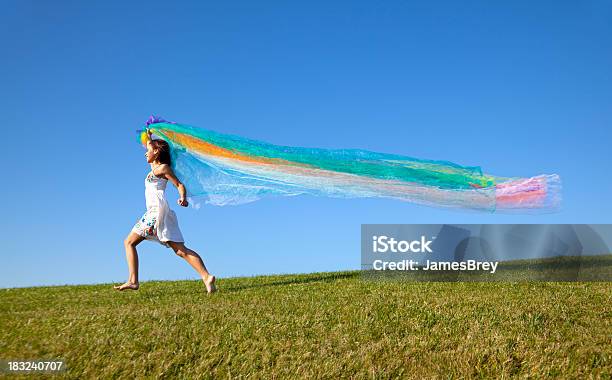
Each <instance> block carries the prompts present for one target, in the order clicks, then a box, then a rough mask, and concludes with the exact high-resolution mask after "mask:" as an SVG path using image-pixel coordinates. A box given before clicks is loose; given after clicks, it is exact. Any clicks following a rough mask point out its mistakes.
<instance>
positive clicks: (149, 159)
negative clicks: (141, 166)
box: [145, 142, 155, 163]
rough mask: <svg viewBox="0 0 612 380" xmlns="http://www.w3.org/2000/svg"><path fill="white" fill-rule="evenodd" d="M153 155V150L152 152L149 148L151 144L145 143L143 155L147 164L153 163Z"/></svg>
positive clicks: (151, 148)
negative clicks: (145, 150) (145, 149)
mask: <svg viewBox="0 0 612 380" xmlns="http://www.w3.org/2000/svg"><path fill="white" fill-rule="evenodd" d="M153 153H155V152H154V150H153V147H152V146H151V143H150V142H148V143H147V152H146V153H145V158H146V159H147V162H148V163H151V162H153V156H154V154H153Z"/></svg>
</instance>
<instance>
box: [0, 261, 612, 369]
mask: <svg viewBox="0 0 612 380" xmlns="http://www.w3.org/2000/svg"><path fill="white" fill-rule="evenodd" d="M218 286H219V288H220V292H219V293H217V294H215V295H213V296H208V295H206V294H204V293H203V285H202V284H201V283H200V282H198V281H173V282H166V281H151V282H143V283H141V288H140V290H139V291H137V292H121V293H120V292H117V291H115V290H113V289H112V284H99V285H87V286H54V287H35V288H21V289H1V290H0V321H1V322H0V323H1V325H0V326H1V328H2V329H1V331H2V336H1V339H0V359H5V360H6V359H41V358H46V359H55V358H61V359H64V360H65V362H66V366H67V371H66V372H64V373H63V374H61V375H59V377H60V378H62V377H64V378H74V379H77V378H78V379H81V378H96V379H97V378H168V379H170V378H172V379H173V378H194V377H195V378H229V377H244V378H250V377H255V378H262V377H264V378H296V377H299V378H303V377H308V378H311V377H317V378H395V377H402V378H415V379H422V378H511V377H520V378H527V377H529V378H560V377H561V378H610V377H611V373H612V370H611V368H612V361H611V354H612V307H611V305H612V287H611V286H610V282H419V281H369V280H364V279H363V278H362V277H361V275H360V272H337V273H315V274H308V275H280V276H262V277H250V278H233V279H220V280H218ZM20 376H21V377H23V378H31V377H32V376H31V375H20ZM13 377H19V376H15V375H11V378H13ZM55 377H58V376H55Z"/></svg>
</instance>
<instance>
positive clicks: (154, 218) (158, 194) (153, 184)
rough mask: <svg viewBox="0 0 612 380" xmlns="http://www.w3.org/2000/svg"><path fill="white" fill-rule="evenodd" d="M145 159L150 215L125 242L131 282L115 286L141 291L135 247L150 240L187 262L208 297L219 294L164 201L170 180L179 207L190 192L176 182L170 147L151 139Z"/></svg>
mask: <svg viewBox="0 0 612 380" xmlns="http://www.w3.org/2000/svg"><path fill="white" fill-rule="evenodd" d="M148 137H149V139H148V141H147V152H146V153H145V157H146V159H147V162H148V163H149V164H150V165H151V172H150V173H149V174H148V175H147V177H146V178H145V199H146V204H147V211H146V212H145V214H144V215H143V216H142V218H140V220H138V222H137V223H136V224H135V225H134V227H133V228H132V231H131V232H130V234H129V235H128V236H127V237H126V238H125V241H124V245H125V256H126V259H127V263H128V268H129V272H130V273H129V278H128V281H127V282H126V283H125V284H123V285H116V286H114V288H115V289H117V290H125V289H131V290H138V287H139V285H138V253H137V252H136V246H137V245H138V244H139V243H140V242H141V241H143V240H145V239H148V240H152V241H156V242H158V243H161V244H162V245H164V246H166V247H169V248H172V250H173V251H174V253H176V254H177V255H178V256H180V257H182V258H183V259H185V260H186V261H187V262H188V263H189V265H191V266H192V267H193V268H194V269H195V270H196V271H197V272H198V273H199V274H200V276H201V277H202V281H203V282H204V285H205V286H206V291H207V292H208V293H213V292H214V291H216V287H215V276H213V275H211V274H210V273H208V270H207V269H206V267H205V266H204V262H203V261H202V258H200V256H199V255H198V254H197V253H196V252H195V251H193V250H191V249H189V248H187V247H185V243H184V240H183V235H182V234H181V230H180V229H179V226H178V221H177V218H176V214H175V213H174V211H172V210H171V209H170V207H169V206H168V203H167V202H166V198H165V190H166V184H167V183H168V180H170V181H171V182H172V183H173V184H174V186H176V188H177V190H178V192H179V195H180V198H179V200H178V204H179V205H181V206H183V207H187V206H188V203H187V200H186V195H187V190H186V189H185V186H184V185H183V184H182V183H181V181H179V180H178V178H176V176H175V175H174V172H173V171H172V168H171V167H170V164H171V162H170V147H169V145H168V143H167V142H166V141H164V140H152V139H151V135H150V133H149V135H148Z"/></svg>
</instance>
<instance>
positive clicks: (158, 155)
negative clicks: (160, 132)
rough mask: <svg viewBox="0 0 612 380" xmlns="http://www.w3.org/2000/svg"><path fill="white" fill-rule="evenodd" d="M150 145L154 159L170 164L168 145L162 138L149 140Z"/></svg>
mask: <svg viewBox="0 0 612 380" xmlns="http://www.w3.org/2000/svg"><path fill="white" fill-rule="evenodd" d="M150 143H151V147H152V148H153V151H154V153H153V155H154V160H157V161H159V163H161V164H168V165H171V164H172V160H171V159H170V145H168V143H167V142H166V141H164V140H151V142H150Z"/></svg>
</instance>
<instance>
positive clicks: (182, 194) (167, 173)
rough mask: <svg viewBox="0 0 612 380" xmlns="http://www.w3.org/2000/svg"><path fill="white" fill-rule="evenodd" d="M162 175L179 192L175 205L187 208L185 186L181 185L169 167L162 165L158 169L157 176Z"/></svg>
mask: <svg viewBox="0 0 612 380" xmlns="http://www.w3.org/2000/svg"><path fill="white" fill-rule="evenodd" d="M162 174H163V175H164V176H165V177H166V179H168V180H170V182H172V184H173V185H174V186H176V189H177V190H178V192H179V200H178V201H177V203H178V204H179V205H181V206H183V207H187V206H189V203H188V202H187V189H186V188H185V185H183V183H182V182H181V181H179V179H178V178H176V175H174V172H173V171H172V168H171V167H170V165H167V164H164V165H162V166H161V167H160V169H159V175H162Z"/></svg>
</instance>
